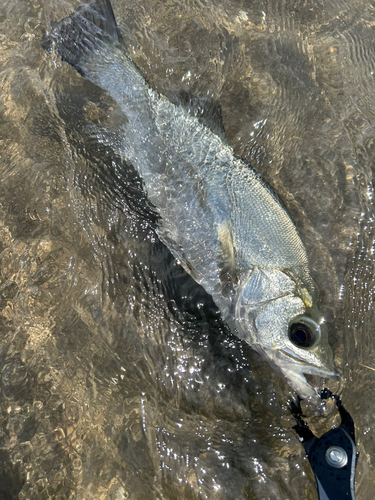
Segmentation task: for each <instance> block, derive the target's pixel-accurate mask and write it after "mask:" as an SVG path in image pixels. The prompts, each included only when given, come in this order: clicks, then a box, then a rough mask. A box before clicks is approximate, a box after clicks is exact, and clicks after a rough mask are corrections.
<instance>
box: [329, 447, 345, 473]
mask: <svg viewBox="0 0 375 500" xmlns="http://www.w3.org/2000/svg"><path fill="white" fill-rule="evenodd" d="M325 459H326V462H327V464H328V465H330V466H331V467H334V468H335V469H341V468H342V467H345V465H346V464H347V463H348V455H347V453H346V451H345V450H344V448H341V446H330V447H329V448H327V450H326V453H325Z"/></svg>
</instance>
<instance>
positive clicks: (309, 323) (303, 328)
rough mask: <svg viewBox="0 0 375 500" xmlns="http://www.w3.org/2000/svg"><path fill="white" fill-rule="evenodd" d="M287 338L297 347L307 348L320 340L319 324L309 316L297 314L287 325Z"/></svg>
mask: <svg viewBox="0 0 375 500" xmlns="http://www.w3.org/2000/svg"><path fill="white" fill-rule="evenodd" d="M288 333H289V339H290V341H291V342H292V343H293V344H294V345H295V346H297V347H301V348H302V349H308V348H310V347H314V346H315V345H316V344H317V343H318V342H319V340H320V337H321V332H320V326H319V325H318V324H317V323H315V321H313V320H312V319H311V318H308V317H306V316H299V317H298V318H294V320H293V321H292V322H291V323H290V325H289V332H288Z"/></svg>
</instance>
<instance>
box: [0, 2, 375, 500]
mask: <svg viewBox="0 0 375 500" xmlns="http://www.w3.org/2000/svg"><path fill="white" fill-rule="evenodd" d="M76 5H77V2H72V1H71V0H64V1H61V0H12V1H9V0H3V1H2V3H1V6H0V82H1V88H2V93H1V96H0V98H1V100H0V106H1V108H0V109H1V111H0V113H1V119H0V179H1V182H0V325H1V330H0V334H1V356H0V367H1V385H0V390H1V392H0V410H1V413H0V420H1V426H0V498H4V499H16V498H19V499H29V498H30V499H45V498H56V499H62V498H70V499H73V498H74V499H95V500H96V499H107V498H108V499H111V500H112V499H116V500H120V499H125V498H129V499H137V500H138V499H143V498H144V499H146V498H147V499H149V498H164V499H185V498H186V499H188V498H191V499H193V498H210V499H211V498H212V499H224V498H226V499H242V498H243V499H285V500H286V499H296V500H297V499H309V500H310V499H311V500H313V499H316V498H317V494H316V491H315V487H314V480H313V475H312V473H311V470H310V467H309V464H308V462H307V460H306V458H305V456H304V452H303V449H302V447H301V445H300V443H299V442H298V439H297V437H296V435H295V433H294V431H293V430H292V426H293V425H294V421H293V419H292V418H291V417H290V416H289V412H288V410H287V402H288V400H290V399H291V398H292V397H294V394H293V392H292V391H291V390H290V388H289V387H288V386H287V385H286V383H285V382H284V381H283V380H282V379H281V377H279V376H278V375H277V374H276V373H273V372H272V371H271V370H270V369H269V365H268V364H267V363H266V362H264V361H263V360H262V359H260V358H259V357H258V356H257V355H256V354H255V353H254V352H252V351H251V349H249V348H248V347H247V346H245V345H244V344H242V343H241V342H240V341H239V340H238V339H236V338H235V337H234V336H232V335H231V334H230V333H229V331H228V329H227V327H226V326H225V325H224V324H223V323H222V322H221V320H220V315H219V313H218V311H217V309H216V308H215V305H214V304H213V302H212V300H211V299H210V297H209V296H208V295H207V294H206V293H205V292H204V291H203V289H202V288H201V287H199V286H198V285H197V284H196V283H195V282H194V281H193V280H192V279H191V278H190V277H189V276H188V275H187V274H186V273H185V271H183V269H182V268H181V267H180V266H179V265H178V263H177V262H176V261H175V260H174V259H173V257H172V256H171V255H170V253H169V251H168V250H167V249H166V248H165V247H164V245H162V244H161V243H160V242H159V241H158V239H157V237H156V235H155V232H154V227H155V220H156V219H155V214H154V213H153V211H152V207H150V206H148V204H147V200H146V199H145V196H144V194H143V192H142V187H141V182H140V180H139V178H138V177H137V175H136V173H135V172H134V171H133V170H132V169H131V167H129V166H128V165H126V164H124V163H122V162H121V160H120V159H119V158H117V157H116V156H115V155H114V154H113V152H112V151H111V150H110V148H107V147H105V146H103V145H101V144H100V143H99V142H98V141H97V140H95V139H93V133H92V132H93V131H94V132H95V131H96V134H99V132H100V127H101V126H103V125H105V124H106V123H107V121H108V120H109V117H111V120H113V117H115V116H116V105H115V103H113V102H111V101H110V99H109V98H108V97H107V96H106V95H105V94H104V93H103V92H102V91H100V90H99V89H97V88H95V87H94V86H93V85H91V84H90V83H89V82H87V81H84V80H83V79H82V78H81V77H80V76H79V75H77V74H76V73H75V71H74V70H72V69H71V68H69V67H68V66H67V65H66V64H63V63H61V62H59V61H58V60H57V59H53V58H52V57H51V56H47V55H45V54H44V52H43V50H42V49H41V47H40V38H41V36H42V34H43V33H44V31H45V29H46V28H47V27H48V26H49V23H50V21H52V20H59V19H61V18H62V17H64V16H66V15H68V14H69V13H70V12H71V11H72V10H73V8H74V7H75V6H76ZM113 6H114V10H115V13H116V16H117V19H118V22H119V25H120V27H121V30H122V32H123V34H124V38H125V41H126V43H127V45H128V48H129V50H130V52H131V54H132V56H133V58H134V60H135V62H136V63H137V64H138V66H139V67H140V68H141V69H142V71H143V72H144V74H145V75H146V77H147V79H148V81H149V82H150V84H151V85H152V86H153V87H154V88H156V89H157V90H159V91H160V92H163V93H169V94H173V93H175V92H176V91H180V90H188V91H189V92H191V93H192V94H193V95H196V96H201V97H205V98H206V97H209V98H210V99H212V100H213V102H218V103H219V104H220V106H221V109H222V117H223V126H224V129H225V135H226V137H227V139H228V142H229V143H230V144H231V145H232V146H233V147H234V149H235V152H236V153H237V154H238V155H241V156H242V157H243V158H245V159H247V160H249V161H250V162H251V163H252V165H253V166H254V167H256V168H257V169H258V170H259V171H260V172H261V173H262V175H263V176H264V178H265V179H266V180H267V181H268V182H269V183H270V184H271V185H272V186H273V187H274V188H275V189H276V191H277V192H278V194H279V195H280V197H281V198H282V200H283V202H284V203H285V205H286V206H287V209H288V211H289V212H290V213H291V215H292V217H293V219H294V220H295V222H296V225H297V227H298V230H299V232H300V234H301V237H302V239H303V241H304V242H305V244H306V247H307V251H308V254H309V259H310V263H311V269H312V273H313V276H314V279H315V280H316V283H317V288H318V296H319V307H320V309H321V310H322V311H324V313H325V317H326V322H327V324H328V327H329V330H330V339H331V344H332V347H333V349H334V352H335V359H336V363H337V365H338V366H339V367H340V368H341V370H342V373H343V377H342V384H341V387H340V394H341V395H342V398H343V402H344V405H345V406H346V408H347V409H348V410H349V412H350V413H351V414H352V416H353V418H354V421H355V423H356V430H357V440H358V450H359V452H360V456H359V461H358V466H357V474H356V492H357V498H358V499H372V498H373V487H374V483H375V471H374V461H375V439H374V418H373V415H374V410H375V399H374V397H373V387H374V382H375V371H374V369H375V355H374V341H373V338H372V337H373V334H372V330H373V328H374V323H375V318H374V313H373V311H374V309H373V295H374V293H375V278H374V276H375V268H374V267H375V266H374V246H375V244H374V241H375V214H374V206H373V187H372V177H373V160H374V154H375V129H374V124H375V101H374V98H373V96H374V95H375V94H374V90H375V84H374V75H373V73H374V71H375V62H374V61H375V58H374V56H375V43H374V40H375V37H374V30H375V29H374V24H375V12H374V8H373V6H372V4H371V3H369V2H361V1H357V0H356V1H353V2H344V1H337V0H336V1H334V2H330V1H327V2H317V1H305V2H302V1H301V2H300V3H298V4H297V3H295V2H289V1H276V0H270V1H258V2H249V1H247V2H246V1H234V0H232V1H229V0H225V1H220V2H216V1H212V0H207V1H200V2H188V1H177V0H167V1H166V2H159V1H149V0H142V1H141V0H134V1H133V2H131V3H129V2H125V1H124V0H117V1H116V0H114V1H113ZM215 109H216V108H215ZM211 125H212V126H215V125H217V118H213V119H212V123H211ZM94 135H95V134H94ZM306 412H307V413H308V414H312V411H311V408H307V409H306ZM309 412H310V413H309ZM309 421H310V423H311V425H312V426H314V428H315V429H317V430H318V431H320V432H321V431H322V429H323V428H324V429H327V428H329V427H330V426H331V425H333V424H334V423H335V422H336V423H338V420H336V419H335V414H331V413H330V416H329V417H327V418H326V419H325V421H324V423H323V424H322V419H321V418H315V417H312V416H311V417H310V420H309Z"/></svg>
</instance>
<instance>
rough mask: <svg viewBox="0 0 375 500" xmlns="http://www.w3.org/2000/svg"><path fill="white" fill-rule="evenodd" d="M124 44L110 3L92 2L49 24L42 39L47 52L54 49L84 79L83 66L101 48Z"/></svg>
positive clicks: (93, 0) (103, 1)
mask: <svg viewBox="0 0 375 500" xmlns="http://www.w3.org/2000/svg"><path fill="white" fill-rule="evenodd" d="M116 42H121V43H123V39H122V36H121V33H120V30H119V28H118V26H117V23H116V19H115V15H114V13H113V9H112V5H111V2H110V0H91V1H89V2H88V3H85V4H82V5H80V6H79V7H78V8H77V10H76V11H75V12H73V14H71V15H70V16H68V17H66V18H65V19H63V20H62V21H60V22H57V23H51V31H50V32H49V33H46V35H45V36H44V37H43V39H42V47H43V48H44V49H45V50H46V51H53V50H55V51H56V52H57V54H58V55H59V56H60V57H61V59H62V60H63V61H66V62H67V63H69V64H70V65H71V66H73V68H75V69H76V70H77V71H78V72H79V73H80V74H81V75H83V76H84V73H85V71H84V65H85V64H84V63H85V61H87V60H88V58H89V57H90V54H91V53H92V52H93V51H94V50H96V49H97V48H99V47H100V46H101V45H103V44H104V45H106V44H109V43H116Z"/></svg>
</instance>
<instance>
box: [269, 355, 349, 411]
mask: <svg viewBox="0 0 375 500" xmlns="http://www.w3.org/2000/svg"><path fill="white" fill-rule="evenodd" d="M283 354H284V355H283V356H282V357H281V356H280V355H279V356H276V357H275V359H274V360H273V364H274V365H275V366H276V368H277V370H278V371H279V372H281V373H282V375H283V376H284V377H285V378H286V379H287V381H288V383H289V385H290V386H291V387H292V388H293V389H294V390H295V391H296V392H297V394H298V395H299V396H300V397H301V398H302V399H310V400H315V401H316V402H318V401H320V402H321V400H320V394H319V393H318V392H317V390H316V389H315V388H314V387H313V386H312V385H311V384H310V383H309V382H308V381H307V380H306V377H305V375H312V376H317V377H320V378H329V379H331V380H340V375H339V373H338V372H337V370H336V368H335V367H334V369H328V368H324V367H317V366H311V365H307V364H306V363H304V362H301V361H298V360H297V359H296V358H292V357H289V355H287V354H286V353H283Z"/></svg>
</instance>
